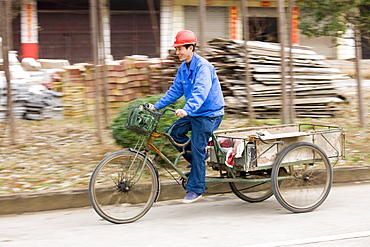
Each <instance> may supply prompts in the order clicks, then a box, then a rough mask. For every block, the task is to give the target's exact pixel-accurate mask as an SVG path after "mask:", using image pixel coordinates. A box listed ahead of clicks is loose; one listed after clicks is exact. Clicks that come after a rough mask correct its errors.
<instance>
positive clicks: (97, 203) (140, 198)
mask: <svg viewBox="0 0 370 247" xmlns="http://www.w3.org/2000/svg"><path fill="white" fill-rule="evenodd" d="M158 193H159V179H158V173H157V170H156V168H155V167H154V165H153V164H152V163H151V162H150V160H148V159H145V156H144V155H143V154H141V153H138V152H133V151H120V152H116V153H113V154H111V155H109V156H107V157H106V158H105V159H103V160H102V161H101V162H100V163H99V164H98V166H97V167H96V168H95V170H94V172H93V174H92V175H91V179H90V184H89V197H90V201H91V204H92V206H93V208H94V210H95V211H96V213H97V214H98V215H100V216H101V217H102V218H103V219H105V220H107V221H110V222H112V223H116V224H122V223H130V222H134V221H136V220H138V219H140V218H141V217H143V216H144V215H145V214H146V213H147V212H148V211H149V209H150V208H151V207H152V205H153V203H154V202H155V200H156V198H157V196H158Z"/></svg>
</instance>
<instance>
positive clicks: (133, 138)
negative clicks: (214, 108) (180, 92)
mask: <svg viewBox="0 0 370 247" xmlns="http://www.w3.org/2000/svg"><path fill="white" fill-rule="evenodd" d="M162 96H163V95H154V96H147V97H144V98H140V99H137V100H135V101H133V102H131V103H136V102H143V103H151V104H154V103H155V102H157V101H158V100H159V99H160V98H161V97H162ZM184 105H185V99H184V98H183V97H182V98H180V99H178V100H177V101H176V102H175V103H173V104H171V105H170V106H168V107H169V108H173V109H181V108H183V106H184ZM128 106H129V104H127V105H126V106H124V107H122V108H121V110H120V113H119V114H118V115H117V116H116V118H115V119H114V120H113V123H112V124H111V129H112V136H113V138H114V139H115V142H116V144H117V145H119V146H121V147H123V148H124V149H128V148H134V147H135V145H136V143H137V141H138V139H139V138H140V137H142V136H140V135H138V134H136V133H134V132H132V131H130V130H127V129H126V128H125V125H126V120H127V116H128V113H129V110H128V109H127V108H128ZM162 110H163V109H162ZM177 119H178V117H177V116H175V115H174V113H173V112H172V111H167V112H166V114H164V115H163V116H162V117H161V120H160V121H159V124H158V127H157V131H158V132H165V131H166V129H167V128H168V127H169V126H171V124H172V123H174V122H175V121H176V120H177ZM164 140H165V138H161V137H160V138H157V139H155V140H154V143H155V144H156V145H157V146H158V145H160V144H161V143H162V142H163V141H164ZM162 152H163V153H165V154H166V155H167V156H169V157H171V158H174V157H175V156H176V155H177V154H178V152H177V150H176V149H175V148H174V147H173V146H172V145H171V144H170V142H169V141H167V140H166V146H165V147H164V149H163V150H162Z"/></svg>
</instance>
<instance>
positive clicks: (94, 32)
mask: <svg viewBox="0 0 370 247" xmlns="http://www.w3.org/2000/svg"><path fill="white" fill-rule="evenodd" d="M96 1H97V0H90V25H91V38H92V44H93V45H92V50H93V52H92V53H93V57H94V68H95V69H94V81H95V124H96V129H97V138H98V142H99V143H102V132H101V125H100V102H99V97H100V87H99V78H98V70H97V64H98V62H99V55H98V40H99V37H98V30H99V25H98V14H97V2H96Z"/></svg>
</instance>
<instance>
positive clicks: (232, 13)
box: [230, 6, 238, 39]
mask: <svg viewBox="0 0 370 247" xmlns="http://www.w3.org/2000/svg"><path fill="white" fill-rule="evenodd" d="M237 19H238V9H237V8H236V7H234V6H233V7H231V8H230V38H231V39H236V38H237V37H236V31H237V27H236V23H237Z"/></svg>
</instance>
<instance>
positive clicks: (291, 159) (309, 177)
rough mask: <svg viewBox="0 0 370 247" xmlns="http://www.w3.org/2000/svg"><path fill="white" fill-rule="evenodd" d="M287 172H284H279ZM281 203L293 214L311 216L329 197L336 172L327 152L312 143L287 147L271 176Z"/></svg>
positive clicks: (273, 186) (277, 197) (299, 143)
mask: <svg viewBox="0 0 370 247" xmlns="http://www.w3.org/2000/svg"><path fill="white" fill-rule="evenodd" d="M281 169H284V170H285V172H284V173H282V172H279V171H281ZM271 182H272V190H273V192H274V195H275V197H276V199H277V200H278V202H279V203H280V204H281V205H282V206H283V207H284V208H286V209H287V210H289V211H292V212H294V213H302V212H309V211H312V210H314V209H316V208H317V207H319V206H320V205H321V204H322V203H323V202H324V201H325V199H326V198H327V197H328V195H329V192H330V189H331V186H332V182H333V169H332V166H331V164H330V160H329V158H328V157H327V155H326V154H325V152H324V151H323V150H322V149H321V148H320V147H318V146H317V145H315V144H313V143H309V142H297V143H294V144H292V145H289V146H288V147H286V148H285V149H284V150H283V151H282V152H281V153H280V154H279V155H278V157H277V158H276V160H275V163H274V165H273V169H272V175H271Z"/></svg>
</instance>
